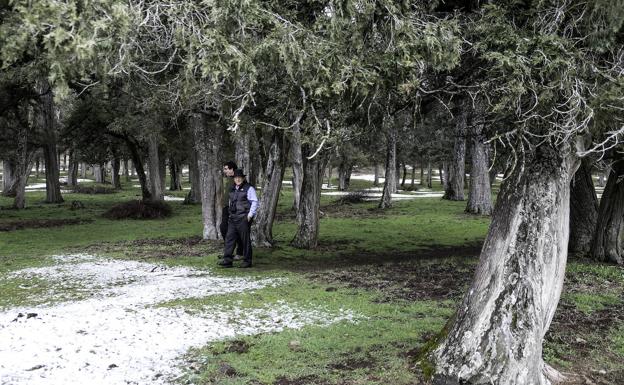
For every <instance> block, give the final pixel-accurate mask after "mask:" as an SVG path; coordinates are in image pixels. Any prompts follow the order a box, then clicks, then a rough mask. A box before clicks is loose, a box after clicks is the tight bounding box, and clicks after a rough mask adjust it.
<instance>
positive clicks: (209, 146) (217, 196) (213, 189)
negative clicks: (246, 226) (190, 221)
mask: <svg viewBox="0 0 624 385" xmlns="http://www.w3.org/2000/svg"><path fill="white" fill-rule="evenodd" d="M191 127H193V134H194V138H195V150H196V151H197V168H198V174H199V181H200V184H199V186H200V191H201V202H202V221H203V225H204V230H203V239H219V238H220V237H221V234H220V232H219V223H220V222H221V210H222V208H223V204H222V202H221V199H222V198H221V183H222V179H221V174H220V170H221V167H220V166H221V160H220V153H221V146H222V138H223V135H224V133H225V132H224V129H223V127H222V126H221V123H220V122H219V115H218V114H217V113H216V112H202V113H194V114H192V115H191Z"/></svg>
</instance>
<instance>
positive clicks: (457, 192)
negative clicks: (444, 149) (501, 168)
mask: <svg viewBox="0 0 624 385" xmlns="http://www.w3.org/2000/svg"><path fill="white" fill-rule="evenodd" d="M456 116H457V121H456V123H455V144H454V145H453V158H452V159H451V162H450V164H449V174H448V182H447V186H446V189H445V191H444V196H443V197H442V199H448V200H451V201H463V200H464V177H465V175H466V171H465V168H466V167H465V163H466V160H465V158H466V127H467V124H468V108H467V106H466V104H465V103H461V104H460V106H459V111H458V112H457V114H456Z"/></svg>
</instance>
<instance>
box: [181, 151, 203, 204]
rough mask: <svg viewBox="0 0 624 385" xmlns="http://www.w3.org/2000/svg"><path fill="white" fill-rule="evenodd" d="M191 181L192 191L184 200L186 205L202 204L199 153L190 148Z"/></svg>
mask: <svg viewBox="0 0 624 385" xmlns="http://www.w3.org/2000/svg"><path fill="white" fill-rule="evenodd" d="M189 181H190V182H191V189H190V190H189V192H188V194H187V195H186V197H185V198H184V204H196V203H201V187H200V183H201V182H200V180H199V171H198V170H197V151H195V148H194V147H191V148H190V156H189Z"/></svg>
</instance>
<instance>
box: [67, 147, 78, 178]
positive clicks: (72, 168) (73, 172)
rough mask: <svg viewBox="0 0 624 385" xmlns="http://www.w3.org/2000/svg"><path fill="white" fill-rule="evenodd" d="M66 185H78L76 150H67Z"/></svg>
mask: <svg viewBox="0 0 624 385" xmlns="http://www.w3.org/2000/svg"><path fill="white" fill-rule="evenodd" d="M67 185H68V186H70V187H76V186H77V185H78V160H76V150H74V149H72V150H70V151H69V170H68V171H67Z"/></svg>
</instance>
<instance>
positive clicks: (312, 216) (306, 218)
mask: <svg viewBox="0 0 624 385" xmlns="http://www.w3.org/2000/svg"><path fill="white" fill-rule="evenodd" d="M310 147H311V146H310V145H309V144H306V145H304V146H303V150H304V151H305V154H306V155H311V154H312V151H314V149H311V148H310ZM319 157H320V155H319V154H317V155H316V156H315V157H314V158H312V159H308V158H307V157H303V181H302V184H301V199H300V201H299V210H298V211H297V224H298V228H297V233H296V235H295V238H294V239H293V240H292V242H291V244H292V245H293V246H294V247H297V248H300V249H313V248H315V247H316V246H317V244H318V232H319V221H320V207H321V183H322V172H323V167H321V161H320V159H319Z"/></svg>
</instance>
